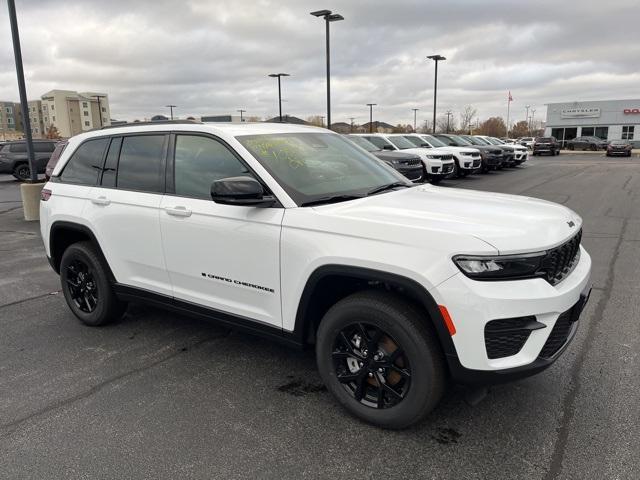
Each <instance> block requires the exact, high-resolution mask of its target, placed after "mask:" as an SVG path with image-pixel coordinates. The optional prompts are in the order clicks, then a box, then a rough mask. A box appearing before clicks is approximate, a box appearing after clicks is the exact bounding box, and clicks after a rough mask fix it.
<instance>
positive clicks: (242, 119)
mask: <svg viewBox="0 0 640 480" xmlns="http://www.w3.org/2000/svg"><path fill="white" fill-rule="evenodd" d="M236 112H240V123H242V122H244V118H242V114H243V113H244V112H246V110H243V109H240V110H236Z"/></svg>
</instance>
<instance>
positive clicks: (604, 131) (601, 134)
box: [595, 127, 609, 140]
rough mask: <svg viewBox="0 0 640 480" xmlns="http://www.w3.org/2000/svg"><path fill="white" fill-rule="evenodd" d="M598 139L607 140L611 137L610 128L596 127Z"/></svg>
mask: <svg viewBox="0 0 640 480" xmlns="http://www.w3.org/2000/svg"><path fill="white" fill-rule="evenodd" d="M595 136H596V137H598V138H601V139H602V140H606V139H607V138H608V137H609V127H596V135H595Z"/></svg>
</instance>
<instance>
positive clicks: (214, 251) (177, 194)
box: [160, 132, 284, 328]
mask: <svg viewBox="0 0 640 480" xmlns="http://www.w3.org/2000/svg"><path fill="white" fill-rule="evenodd" d="M170 151H171V153H172V154H173V153H175V154H174V155H170V161H169V168H168V178H167V195H166V196H165V197H164V199H163V200H162V204H161V208H160V226H161V230H162V241H163V245H164V253H165V258H166V262H167V269H168V271H169V275H170V278H171V281H172V285H173V294H174V297H175V298H176V299H178V300H183V301H187V302H191V303H195V304H198V305H201V306H205V307H208V308H212V309H215V310H219V311H223V312H226V313H231V314H233V315H235V316H239V317H243V318H245V319H250V320H254V321H255V320H257V321H258V322H261V323H264V324H267V325H270V326H276V327H278V328H281V327H282V320H281V317H282V316H281V309H280V232H281V225H282V218H283V216H284V209H283V208H281V207H272V208H258V207H252V206H235V205H222V204H218V203H215V202H213V200H211V194H210V191H211V184H212V182H213V181H214V180H218V179H222V178H228V177H237V176H253V177H254V178H257V176H256V175H255V174H254V173H253V172H252V171H251V170H250V169H249V167H248V166H247V165H246V164H245V163H244V162H243V161H242V159H241V157H240V156H239V155H238V154H236V152H235V151H233V149H231V148H230V147H229V146H228V145H227V144H225V143H224V142H223V141H222V140H220V139H218V138H216V137H212V136H210V135H205V134H195V133H188V132H185V133H176V134H175V135H173V136H172V142H171V149H170ZM173 160H175V161H173ZM257 179H258V178H257ZM258 180H259V179H258Z"/></svg>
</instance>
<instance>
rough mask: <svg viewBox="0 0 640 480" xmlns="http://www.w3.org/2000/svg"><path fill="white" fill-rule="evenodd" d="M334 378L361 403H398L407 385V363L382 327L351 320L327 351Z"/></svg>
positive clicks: (384, 405)
mask: <svg viewBox="0 0 640 480" xmlns="http://www.w3.org/2000/svg"><path fill="white" fill-rule="evenodd" d="M331 357H332V359H333V366H334V371H335V375H336V378H337V379H338V381H339V382H340V383H341V384H342V386H343V387H344V388H345V390H346V391H347V392H348V393H349V394H350V395H351V396H352V397H353V398H354V399H355V400H356V401H358V402H360V403H361V404H362V405H366V406H368V407H372V408H378V409H384V408H390V407H393V406H396V405H398V404H399V403H400V402H402V400H403V399H404V398H405V396H406V395H407V392H408V391H409V388H410V387H411V366H410V365H409V360H408V359H407V357H406V355H405V353H404V350H403V349H402V347H401V346H400V345H398V343H397V341H396V340H395V339H393V338H392V337H391V336H390V335H389V334H388V333H386V332H384V331H383V330H382V329H380V328H378V327H376V326H374V325H368V324H366V323H355V324H352V325H349V326H347V327H346V328H344V329H342V330H341V331H340V332H339V333H338V335H337V337H336V339H335V342H334V345H333V352H332V353H331Z"/></svg>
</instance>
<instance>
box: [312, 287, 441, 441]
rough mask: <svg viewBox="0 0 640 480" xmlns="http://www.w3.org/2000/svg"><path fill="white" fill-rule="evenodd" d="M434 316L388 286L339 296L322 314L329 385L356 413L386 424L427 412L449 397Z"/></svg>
mask: <svg viewBox="0 0 640 480" xmlns="http://www.w3.org/2000/svg"><path fill="white" fill-rule="evenodd" d="M426 322H429V319H428V318H427V314H426V313H425V312H423V311H421V310H420V309H418V308H417V307H415V306H414V305H412V304H411V303H409V302H407V301H405V300H404V299H402V298H400V297H398V296H396V295H393V294H391V293H388V292H385V291H366V292H358V293H355V294H353V295H350V296H349V297H347V298H345V299H343V300H341V301H339V302H338V303H336V304H335V305H334V306H333V307H331V308H330V309H329V311H328V312H327V313H326V314H325V316H324V318H323V319H322V322H321V323H320V327H319V328H318V334H317V343H316V360H317V364H318V370H319V372H320V375H321V377H322V379H323V380H324V383H325V384H326V386H327V388H328V389H329V391H330V392H331V393H332V394H333V395H334V396H335V397H336V398H337V400H338V401H339V402H340V403H341V404H342V405H343V406H344V407H345V408H346V409H347V410H348V411H349V412H350V413H351V414H353V415H355V416H356V417H358V418H360V419H362V420H364V421H366V422H369V423H372V424H374V425H378V426H380V427H383V428H393V429H400V428H405V427H408V426H410V425H413V424H415V423H417V422H419V421H420V420H422V419H424V417H425V416H426V415H427V414H428V413H429V412H430V411H431V410H432V409H433V408H434V407H435V406H436V404H437V403H438V401H439V400H440V398H441V397H442V394H443V392H444V388H445V373H446V368H445V363H444V356H443V354H442V351H441V349H440V345H439V343H438V341H437V340H436V335H435V333H434V332H433V330H432V328H431V326H430V325H429V324H428V323H426ZM339 378H341V379H339ZM381 392H382V393H381Z"/></svg>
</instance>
